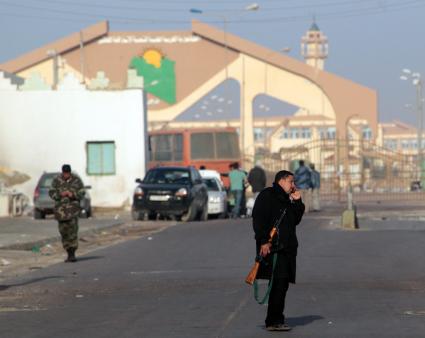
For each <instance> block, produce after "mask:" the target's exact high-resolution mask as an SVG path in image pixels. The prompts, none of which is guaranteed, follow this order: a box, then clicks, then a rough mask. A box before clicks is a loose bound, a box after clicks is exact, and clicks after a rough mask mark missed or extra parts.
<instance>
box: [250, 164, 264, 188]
mask: <svg viewBox="0 0 425 338" xmlns="http://www.w3.org/2000/svg"><path fill="white" fill-rule="evenodd" d="M266 180H267V178H266V172H265V171H264V169H263V168H261V167H260V166H259V165H256V166H255V167H254V168H252V169H251V170H250V171H249V174H248V183H249V184H250V185H251V187H252V192H253V193H254V194H255V195H257V194H258V193H259V192H260V191H261V190H263V189H264V188H265V187H266Z"/></svg>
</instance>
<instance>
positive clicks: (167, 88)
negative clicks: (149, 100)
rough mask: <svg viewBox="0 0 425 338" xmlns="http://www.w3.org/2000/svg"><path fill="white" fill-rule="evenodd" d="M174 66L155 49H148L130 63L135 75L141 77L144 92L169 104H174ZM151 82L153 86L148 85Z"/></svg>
mask: <svg viewBox="0 0 425 338" xmlns="http://www.w3.org/2000/svg"><path fill="white" fill-rule="evenodd" d="M174 65H175V62H174V61H172V60H170V59H168V58H166V57H164V56H163V55H162V54H161V53H160V52H159V51H158V50H156V49H149V50H147V51H145V52H144V53H143V55H142V56H140V57H134V58H133V59H132V60H131V62H130V68H133V69H136V71H137V75H139V76H143V78H144V83H145V90H146V91H147V92H148V93H151V94H152V95H155V96H156V97H158V98H159V99H161V100H163V101H165V102H167V103H170V104H173V103H176V75H175V71H174ZM153 81H155V85H149V84H150V83H152V82H153Z"/></svg>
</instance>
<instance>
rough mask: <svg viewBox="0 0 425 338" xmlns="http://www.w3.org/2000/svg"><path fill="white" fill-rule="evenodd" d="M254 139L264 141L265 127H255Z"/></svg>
mask: <svg viewBox="0 0 425 338" xmlns="http://www.w3.org/2000/svg"><path fill="white" fill-rule="evenodd" d="M254 141H255V142H258V141H264V130H263V128H254Z"/></svg>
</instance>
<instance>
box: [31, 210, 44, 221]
mask: <svg viewBox="0 0 425 338" xmlns="http://www.w3.org/2000/svg"><path fill="white" fill-rule="evenodd" d="M45 218H46V214H45V213H44V212H42V211H41V210H38V209H34V219H45Z"/></svg>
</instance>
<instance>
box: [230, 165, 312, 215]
mask: <svg viewBox="0 0 425 338" xmlns="http://www.w3.org/2000/svg"><path fill="white" fill-rule="evenodd" d="M298 164H299V167H298V169H297V170H296V171H295V173H294V179H295V186H296V187H297V188H298V189H299V190H300V193H301V195H302V198H303V201H304V204H305V212H311V211H320V196H319V190H320V173H319V172H318V171H317V170H316V169H315V166H314V164H313V163H310V164H309V166H306V165H305V162H304V161H303V160H300V161H299V163H298ZM229 169H230V171H229V174H228V177H229V181H230V187H229V193H230V195H231V196H232V198H233V201H234V202H233V206H232V210H231V213H230V217H231V218H238V217H240V216H243V215H245V214H246V212H245V210H246V208H245V207H246V203H247V199H246V194H245V192H246V188H247V187H248V186H251V190H252V193H253V197H252V199H253V200H254V201H255V199H256V198H257V196H258V194H259V193H260V192H261V191H262V190H263V189H264V188H265V187H266V184H267V176H266V172H265V170H264V169H263V168H262V167H261V166H260V165H259V164H258V165H256V166H254V167H253V168H252V169H251V170H250V171H249V173H247V172H246V171H244V170H243V169H241V168H240V166H239V163H238V162H235V163H232V164H230V166H229ZM248 215H250V213H248Z"/></svg>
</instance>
